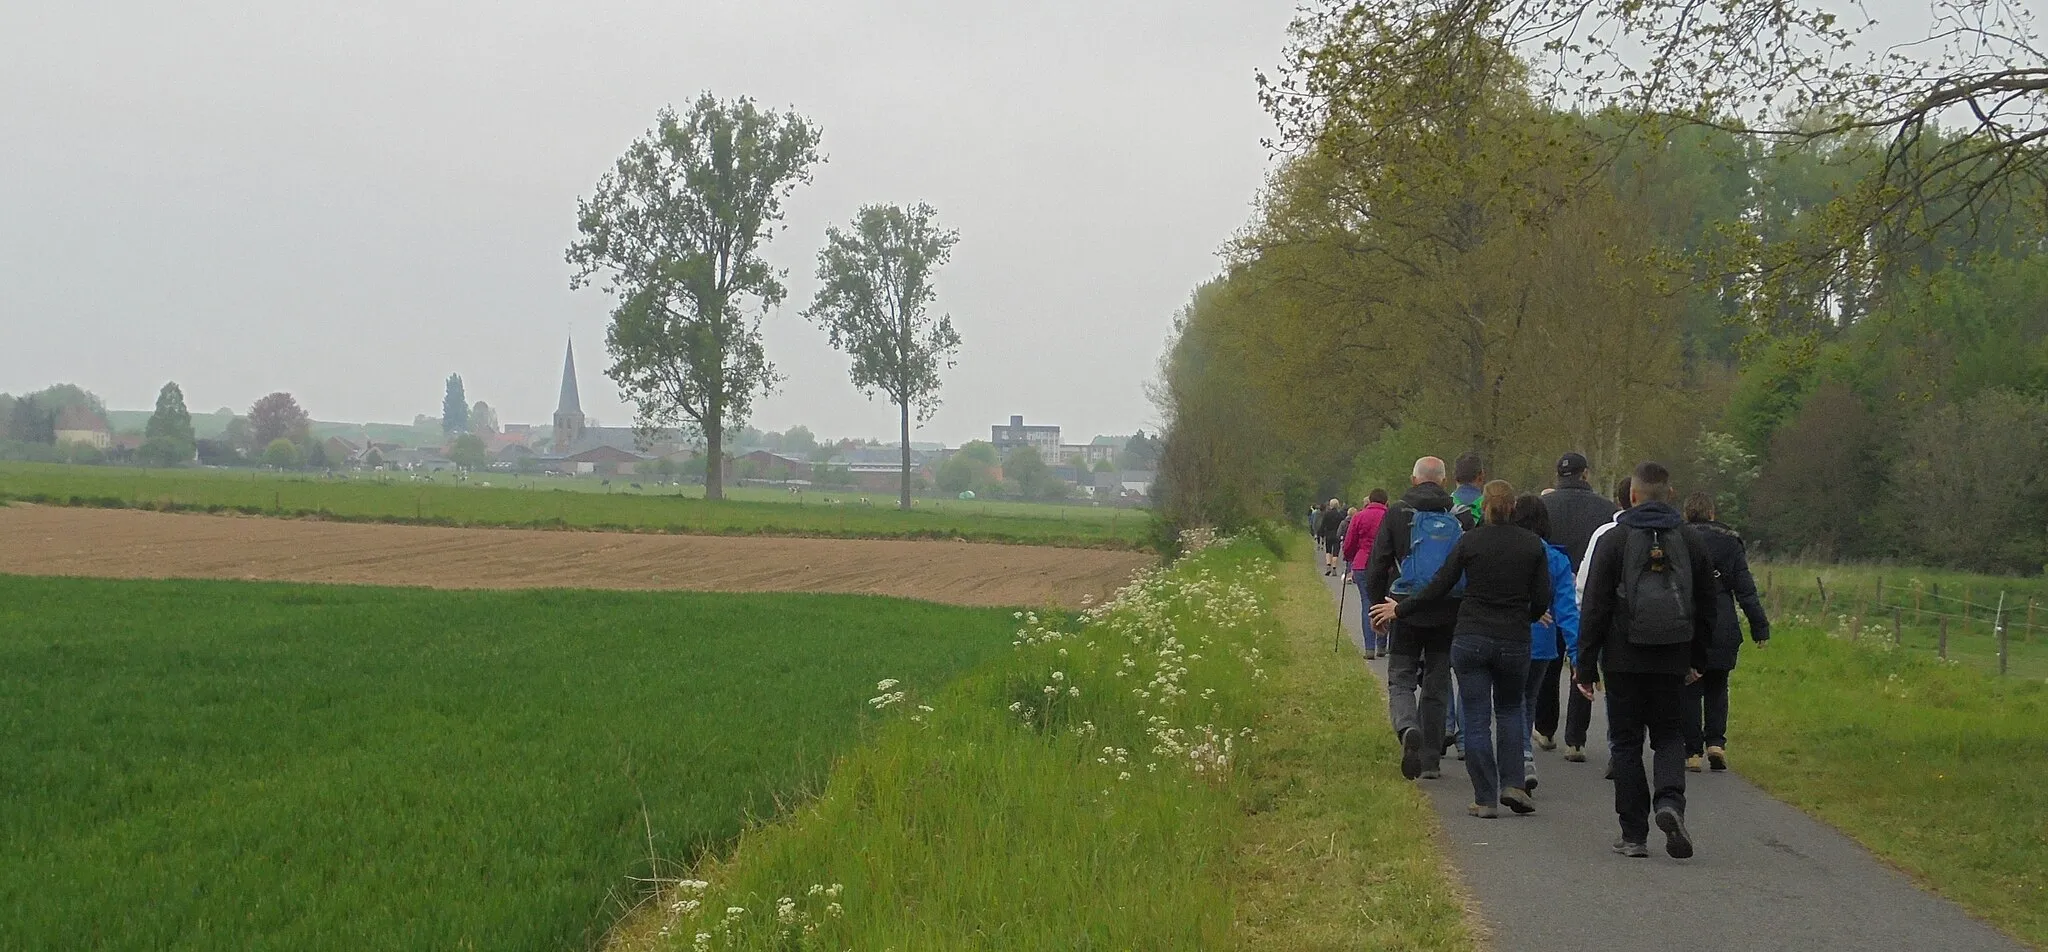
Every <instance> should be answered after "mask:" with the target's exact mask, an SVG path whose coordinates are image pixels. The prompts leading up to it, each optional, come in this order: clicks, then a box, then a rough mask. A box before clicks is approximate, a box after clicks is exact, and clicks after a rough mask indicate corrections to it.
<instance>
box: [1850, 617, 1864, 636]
mask: <svg viewBox="0 0 2048 952" xmlns="http://www.w3.org/2000/svg"><path fill="white" fill-rule="evenodd" d="M1862 638H1863V615H1862V614H1861V613H1858V614H1855V615H1850V616H1849V640H1850V641H1859V640H1861V639H1862Z"/></svg>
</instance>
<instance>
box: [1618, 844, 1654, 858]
mask: <svg viewBox="0 0 2048 952" xmlns="http://www.w3.org/2000/svg"><path fill="white" fill-rule="evenodd" d="M1614 851H1615V852H1617V853H1620V854H1621V855H1623V856H1626V857H1628V858H1629V859H1649V858H1650V846H1649V844H1647V843H1638V842H1635V841H1633V840H1615V841H1614Z"/></svg>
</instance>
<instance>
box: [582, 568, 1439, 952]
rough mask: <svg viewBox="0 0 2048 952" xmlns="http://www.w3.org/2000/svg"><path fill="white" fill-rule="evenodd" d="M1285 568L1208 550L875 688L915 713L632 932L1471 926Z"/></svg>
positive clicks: (1409, 930)
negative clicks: (975, 663)
mask: <svg viewBox="0 0 2048 952" xmlns="http://www.w3.org/2000/svg"><path fill="white" fill-rule="evenodd" d="M1292 574H1294V575H1299V576H1300V578H1299V579H1296V580H1293V581H1282V580H1281V579H1279V578H1276V576H1275V573H1274V572H1273V569H1272V562H1271V559H1270V557H1269V556H1267V555H1266V554H1265V552H1264V551H1263V550H1262V549H1260V548H1258V547H1257V546H1255V545H1252V544H1247V543H1239V544H1234V545H1227V546H1221V547H1215V548H1211V549H1209V550H1207V551H1204V552H1201V553H1200V554H1198V555H1195V556H1192V557H1190V558H1187V559H1184V560H1182V561H1181V562H1179V563H1177V564H1176V565H1174V566H1172V567H1170V568H1167V569H1163V570H1159V571H1155V572H1151V573H1148V574H1146V575H1144V576H1141V577H1140V578H1139V579H1138V580H1137V581H1136V582H1134V583H1133V584H1132V585H1131V586H1130V587H1128V588H1126V589H1125V590H1123V591H1122V592H1120V593H1119V595H1118V597H1117V598H1116V600H1115V601H1114V602H1112V603H1110V604H1108V605H1106V606H1101V607H1098V608H1095V609H1092V610H1090V611H1088V612H1086V613H1084V615H1083V617H1082V618H1081V619H1079V620H1078V622H1077V623H1076V624H1072V625H1067V624H1047V623H1046V622H1044V621H1043V620H1040V619H1038V618H1036V617H1033V616H1026V617H1023V618H1021V619H1020V621H1021V622H1022V624H1023V627H1022V629H1021V630H1020V631H1019V633H1018V636H1017V639H1016V644H1015V651H1014V653H1013V654H1012V655H1011V656H1010V657H1008V658H1006V659H1003V660H1000V661H997V662H994V663H992V664H991V665H990V666H989V667H988V668H986V669H984V670H983V671H980V672H978V673H976V674H975V675H974V676H972V677H970V678H968V679H965V680H964V681H962V682H960V683H957V684H954V685H952V686H949V687H946V688H943V689H939V690H931V689H930V687H929V686H928V685H926V684H925V683H923V682H906V683H904V684H889V685H878V686H877V691H878V692H879V693H878V694H877V696H876V697H875V698H873V699H871V701H870V703H871V704H874V705H877V706H880V707H883V708H886V709H888V710H891V711H896V712H900V713H899V715H898V719H897V720H896V721H895V722H894V723H892V724H890V725H889V726H887V727H886V728H884V729H883V730H881V731H879V732H878V733H877V735H876V736H875V737H874V738H873V740H872V741H871V742H870V743H869V744H867V745H865V746H863V747H862V748H861V749H860V750H858V751H856V752H854V753H853V754H851V755H849V756H848V757H847V758H846V759H845V760H843V761H842V762H841V763H840V765H839V766H838V767H837V768H836V769H835V770H834V772H833V776H832V779H831V781H830V782H829V784H828V785H827V787H826V789H825V792H824V793H823V795H822V796H821V797H819V798H818V799H817V800H816V801H815V802H813V803H812V804H810V805H808V806H806V807H805V808H803V809H801V810H799V811H797V812H796V813H795V814H793V815H792V816H790V817H789V818H787V819H786V820H784V821H782V822H778V823H776V824H774V825H772V826H767V827H763V828H760V829H758V830H755V831H753V832H752V833H750V834H748V835H747V836H745V837H743V838H742V840H741V844H740V846H739V848H738V850H737V851H736V852H735V853H734V854H732V855H731V856H729V857H727V858H725V859H723V860H718V861H711V862H706V863H705V864H703V865H701V866H700V867H698V869H697V870H696V871H695V872H694V873H693V874H692V875H693V876H695V877H697V878H695V879H691V880H687V881H684V882H683V883H681V884H680V885H678V886H676V887H674V888H673V889H672V890H671V891H670V892H669V893H668V894H666V895H665V896H663V897H662V898H661V900H660V901H659V902H658V903H657V904H653V905H651V906H650V907H648V908H646V909H645V910H643V911H642V913H641V914H639V915H636V916H633V917H630V918H629V919H628V920H627V921H626V922H624V923H623V924H622V926H621V929H620V931H619V933H618V935H617V936H616V938H615V942H614V947H615V948H617V949H622V950H623V949H632V950H639V949H692V950H698V949H702V950H712V949H720V950H724V949H843V948H889V949H896V950H905V952H907V950H924V949H932V950H938V949H949V950H950V949H962V948H997V949H1104V950H1111V949H1115V950H1123V949H1158V950H1185V949H1221V948H1232V947H1246V948H1276V949H1277V948H1286V949H1304V948H1311V949H1312V948H1357V947H1361V945H1362V946H1364V947H1384V948H1403V949H1407V948H1417V949H1465V948H1470V947H1471V939H1470V935H1469V933H1468V932H1467V931H1466V930H1465V927H1464V925H1463V922H1462V910H1461V908H1460V906H1459V903H1458V902H1457V899H1456V896H1455V894H1454V893H1453V892H1452V889H1451V887H1450V884H1449V883H1448V881H1447V879H1446V878H1445V875H1444V873H1443V872H1442V869H1441V867H1440V865H1439V864H1438V863H1437V861H1436V859H1435V855H1434V847H1433V840H1432V832H1431V831H1432V828H1433V823H1432V821H1431V819H1430V817H1429V814H1428V811H1427V808H1426V806H1425V805H1424V804H1423V803H1422V802H1421V801H1420V798H1419V797H1418V796H1417V795H1416V793H1415V792H1414V791H1413V790H1410V789H1405V788H1403V786H1402V785H1401V784H1400V781H1399V780H1398V779H1395V780H1392V781H1388V780H1386V779H1385V778H1387V777H1393V776H1395V772H1394V769H1393V766H1392V764H1393V750H1392V747H1391V745H1390V744H1388V743H1386V742H1385V740H1384V739H1376V738H1374V737H1373V736H1371V735H1372V734H1373V733H1374V732H1373V731H1372V730H1371V728H1370V727H1369V726H1364V725H1369V724H1370V723H1372V722H1373V720H1372V715H1373V713H1374V712H1373V710H1372V709H1371V700H1370V696H1369V686H1368V684H1369V683H1368V682H1367V681H1366V680H1365V675H1364V672H1363V670H1362V669H1361V668H1360V667H1359V666H1358V665H1357V664H1356V663H1355V661H1354V662H1353V663H1350V664H1345V663H1342V662H1339V661H1336V660H1334V659H1332V658H1330V657H1329V656H1328V655H1326V654H1318V653H1315V651H1316V650H1317V649H1318V648H1319V649H1321V650H1322V651H1325V652H1326V651H1327V649H1328V645H1327V642H1323V641H1321V640H1320V638H1319V637H1318V635H1317V634H1316V632H1317V631H1320V630H1321V628H1320V626H1319V625H1315V624H1314V623H1313V619H1314V618H1320V617H1322V616H1323V615H1324V614H1325V613H1324V612H1321V611H1318V610H1316V609H1315V608H1314V604H1313V599H1315V598H1317V597H1319V596H1320V593H1319V592H1309V591H1307V590H1306V589H1305V588H1304V587H1303V586H1312V585H1313V582H1311V581H1309V580H1308V576H1307V575H1306V573H1305V572H1295V573H1292ZM1297 583H1299V584H1297ZM1283 589H1286V590H1287V591H1286V594H1282V590H1283ZM1325 601H1327V599H1325ZM1276 604H1281V605H1284V606H1285V607H1284V608H1283V609H1282V611H1281V612H1280V613H1279V614H1277V615H1276V614H1275V612H1274V607H1275V605H1276ZM921 688H922V689H924V690H920V689H921ZM1382 733H1383V732H1382Z"/></svg>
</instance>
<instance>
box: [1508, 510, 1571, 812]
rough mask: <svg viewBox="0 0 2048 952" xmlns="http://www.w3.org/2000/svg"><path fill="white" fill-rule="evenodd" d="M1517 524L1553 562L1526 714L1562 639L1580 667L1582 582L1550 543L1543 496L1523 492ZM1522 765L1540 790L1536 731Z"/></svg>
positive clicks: (1532, 649)
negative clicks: (1537, 538) (1538, 541)
mask: <svg viewBox="0 0 2048 952" xmlns="http://www.w3.org/2000/svg"><path fill="white" fill-rule="evenodd" d="M1514 522H1515V525H1517V526H1520V527H1522V528H1524V529H1527V530H1529V531H1530V532H1534V533H1536V535H1538V536H1540V537H1541V538H1542V539H1543V547H1544V550H1545V554H1546V555H1548V556H1549V559H1550V587H1551V596H1550V612H1549V613H1548V614H1546V615H1544V616H1543V618H1542V619H1541V620H1539V621H1537V622H1536V623H1535V624H1534V625H1531V626H1529V659H1530V665H1529V683H1528V686H1527V692H1528V693H1527V706H1526V707H1524V708H1523V710H1525V711H1533V710H1535V709H1536V698H1537V696H1538V695H1540V694H1542V693H1543V688H1544V687H1545V685H1546V684H1548V679H1547V678H1545V677H1544V676H1543V674H1544V671H1545V669H1546V667H1547V663H1548V662H1552V661H1556V660H1557V642H1558V636H1559V635H1560V634H1562V635H1563V636H1564V650H1565V654H1566V656H1567V657H1568V658H1569V659H1570V661H1571V664H1572V667H1573V668H1575V669H1576V668H1577V667H1578V664H1579V599H1578V591H1577V590H1578V583H1577V581H1576V580H1575V579H1574V578H1573V576H1572V557H1571V556H1570V555H1569V554H1567V553H1566V552H1565V550H1564V549H1562V548H1560V547H1559V546H1558V544H1557V543H1555V542H1552V541H1550V507H1549V506H1548V505H1546V504H1545V503H1544V502H1543V497H1542V496H1539V495H1536V494H1535V493H1523V494H1522V495H1521V496H1519V497H1517V498H1516V499H1515V515H1514ZM1523 740H1524V743H1523V746H1522V764H1523V767H1522V769H1523V771H1524V773H1525V774H1526V775H1527V777H1526V780H1527V783H1528V786H1527V787H1525V788H1524V789H1526V790H1530V791H1534V790H1535V789H1536V738H1535V733H1534V731H1533V730H1532V731H1531V732H1530V736H1528V737H1526V738H1523Z"/></svg>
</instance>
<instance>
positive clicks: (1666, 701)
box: [1607, 671, 1685, 843]
mask: <svg viewBox="0 0 2048 952" xmlns="http://www.w3.org/2000/svg"><path fill="white" fill-rule="evenodd" d="M1684 708H1685V676H1684V675H1682V674H1631V673H1629V672H1626V671H1622V672H1608V674H1607V717H1608V731H1607V734H1608V742H1609V743H1611V744H1612V745H1613V747H1614V812H1615V815H1616V816H1618V817H1620V819H1621V835H1622V838H1623V839H1626V840H1629V841H1631V842H1636V843H1641V842H1643V841H1644V840H1646V839H1648V838H1649V835H1650V810H1651V808H1652V807H1653V806H1655V807H1664V806H1669V807H1672V808H1673V809H1676V810H1677V811H1678V812H1680V813H1684V812H1685V729H1684V727H1683V726H1682V724H1681V721H1682V720H1683V718H1684V714H1683V711H1684ZM1646 734H1647V735H1648V736H1649V739H1650V749H1651V750H1653V751H1655V752H1656V756H1655V759H1654V769H1653V771H1652V772H1653V773H1654V774H1655V777H1656V787H1655V789H1654V791H1653V790H1652V788H1651V785H1650V782H1649V781H1648V780H1646V779H1645V778H1644V776H1643V737H1644V735H1646Z"/></svg>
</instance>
